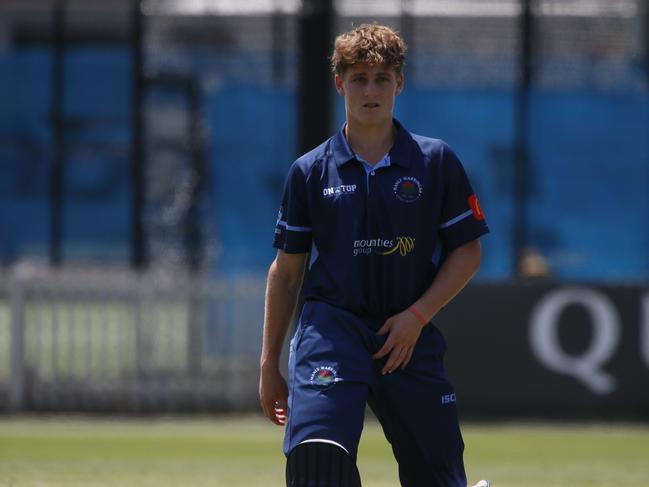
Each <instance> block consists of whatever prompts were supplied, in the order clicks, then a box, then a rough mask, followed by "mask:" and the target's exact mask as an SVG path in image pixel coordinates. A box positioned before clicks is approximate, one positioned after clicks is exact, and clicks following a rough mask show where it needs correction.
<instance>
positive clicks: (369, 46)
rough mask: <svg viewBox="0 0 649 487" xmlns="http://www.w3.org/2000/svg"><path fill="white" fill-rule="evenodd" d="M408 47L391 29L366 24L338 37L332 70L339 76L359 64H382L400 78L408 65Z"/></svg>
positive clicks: (332, 56) (332, 60) (332, 59)
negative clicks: (391, 69)
mask: <svg viewBox="0 0 649 487" xmlns="http://www.w3.org/2000/svg"><path fill="white" fill-rule="evenodd" d="M407 49H408V48H407V46H406V43H405V42H404V41H403V39H401V37H399V35H398V34H397V33H396V32H395V31H394V30H392V29H391V28H389V27H387V26H385V25H379V24H362V25H360V26H358V27H356V28H355V29H352V30H350V31H348V32H344V33H343V34H340V35H339V36H338V37H336V42H335V45H334V51H333V54H332V55H331V69H332V71H333V72H334V73H336V74H344V72H345V70H346V69H347V68H348V67H349V66H352V65H354V64H357V63H367V64H369V65H371V66H373V65H377V64H382V65H386V66H388V67H390V68H393V69H394V70H395V71H396V72H397V74H400V73H401V71H402V69H403V65H404V64H405V62H406V50H407Z"/></svg>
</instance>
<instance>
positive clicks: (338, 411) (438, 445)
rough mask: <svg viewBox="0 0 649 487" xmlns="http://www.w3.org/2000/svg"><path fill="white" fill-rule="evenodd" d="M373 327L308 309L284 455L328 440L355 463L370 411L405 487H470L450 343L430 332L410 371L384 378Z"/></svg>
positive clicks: (299, 337)
mask: <svg viewBox="0 0 649 487" xmlns="http://www.w3.org/2000/svg"><path fill="white" fill-rule="evenodd" d="M373 328H374V327H373V326H372V325H371V324H368V323H367V322H366V321H365V320H363V319H361V318H359V317H357V316H355V315H354V314H353V313H350V312H348V311H345V310H343V309H339V308H336V307H334V306H331V305H329V304H327V303H323V302H317V301H310V302H307V303H305V306H304V309H303V311H302V315H301V317H300V321H299V324H298V327H297V330H296V332H295V335H294V337H293V339H292V340H291V345H290V355H289V400H288V410H289V414H288V421H287V426H286V433H285V439H284V452H285V453H286V454H287V455H288V454H289V453H290V452H291V451H292V450H293V448H295V447H296V446H297V445H299V444H301V443H302V442H304V441H307V440H326V441H329V442H334V443H336V444H338V445H340V446H341V447H342V448H344V449H345V450H346V451H347V452H348V453H349V454H350V455H351V456H352V458H354V460H355V459H356V455H357V448H358V442H359V439H360V435H361V431H362V428H363V420H364V413H365V406H366V404H367V403H369V404H370V406H371V407H372V409H373V410H374V412H375V414H376V416H377V417H378V419H379V420H380V421H381V424H382V426H383V430H384V432H385V435H386V437H387V439H388V440H389V441H390V443H391V445H392V449H393V452H394V455H395V458H396V459H397V462H398V464H399V476H400V479H401V484H402V485H403V486H405V487H420V486H421V487H424V486H425V487H436V486H439V487H465V486H466V476H465V473H464V465H463V461H462V454H463V450H464V443H463V441H462V436H461V433H460V429H459V424H458V418H457V410H456V399H455V391H454V389H453V386H452V385H451V384H450V382H449V381H448V378H447V376H446V372H445V371H444V366H443V361H442V360H443V356H444V352H445V349H446V345H445V342H444V339H443V338H442V336H441V334H440V332H439V331H438V330H437V328H435V327H434V326H433V325H432V324H428V325H426V327H425V328H424V329H423V331H422V333H421V336H420V338H419V341H418V342H417V345H416V346H415V350H414V353H413V356H412V360H411V361H410V363H409V364H408V365H407V366H406V367H405V368H404V369H403V370H401V369H399V370H397V371H395V372H393V373H392V374H386V375H382V374H381V367H382V366H383V365H384V363H385V360H386V359H383V360H374V359H373V358H372V355H373V354H374V353H376V352H377V351H378V350H379V348H380V347H381V346H382V345H383V343H384V342H385V339H386V337H385V336H378V335H376V332H375V331H374V330H373Z"/></svg>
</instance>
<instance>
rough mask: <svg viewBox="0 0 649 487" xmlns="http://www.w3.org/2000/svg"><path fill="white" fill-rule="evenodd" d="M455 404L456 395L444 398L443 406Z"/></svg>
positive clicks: (446, 395)
mask: <svg viewBox="0 0 649 487" xmlns="http://www.w3.org/2000/svg"><path fill="white" fill-rule="evenodd" d="M452 402H455V393H453V394H444V395H443V396H442V404H450V403H452Z"/></svg>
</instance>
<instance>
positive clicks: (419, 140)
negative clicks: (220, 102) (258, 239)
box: [273, 120, 489, 323]
mask: <svg viewBox="0 0 649 487" xmlns="http://www.w3.org/2000/svg"><path fill="white" fill-rule="evenodd" d="M394 123H395V125H396V127H397V135H396V138H395V141H394V145H393V146H392V149H391V150H390V152H389V154H388V155H387V157H386V158H385V159H384V160H383V161H381V163H379V164H377V165H375V166H374V167H373V168H372V167H370V166H369V165H367V163H363V162H361V161H360V160H359V158H357V157H356V156H355V154H354V153H353V152H352V150H351V148H350V146H349V144H348V143H347V140H346V138H345V135H344V131H343V129H341V130H340V131H339V132H338V133H337V134H336V135H334V136H333V137H331V138H330V139H328V140H327V141H325V142H324V143H323V144H321V145H320V146H318V147H316V148H315V149H313V150H312V151H310V152H308V153H306V154H305V155H303V156H302V157H300V158H299V159H298V160H296V161H295V162H294V163H293V164H292V165H291V168H290V169H289V172H288V177H287V179H286V185H285V188H284V196H283V199H282V205H281V207H280V210H279V215H278V219H277V225H276V227H275V238H274V240H273V246H274V247H276V248H278V249H282V250H284V251H285V252H287V253H304V252H310V253H311V256H310V259H309V264H308V269H307V272H306V276H305V281H304V290H303V292H304V297H305V299H307V300H318V301H323V302H326V303H329V304H331V305H333V306H337V307H340V308H343V309H346V310H348V311H351V312H353V313H355V314H357V315H358V316H360V317H365V318H368V319H371V320H376V321H377V322H378V323H381V322H382V321H383V320H385V319H387V318H388V317H390V316H392V315H394V314H395V313H398V312H400V311H403V310H404V309H406V308H408V307H409V306H410V305H412V304H413V303H414V302H415V301H416V300H417V299H419V298H420V297H421V295H422V294H423V293H424V292H425V291H426V289H428V287H429V286H430V285H431V283H432V281H433V279H434V278H435V275H436V274H437V271H438V270H439V268H440V265H441V264H442V262H443V260H444V257H445V256H446V255H447V254H448V253H449V252H451V251H452V250H453V249H455V248H457V247H459V246H461V245H463V244H466V243H468V242H471V241H472V240H475V239H476V238H478V237H480V236H481V235H484V234H485V233H487V232H488V231H489V229H488V227H487V224H486V222H485V219H484V215H483V213H482V210H481V209H480V206H479V204H478V200H477V198H476V196H475V194H474V192H473V190H472V189H471V184H470V183H469V180H468V178H467V176H466V173H465V171H464V168H463V167H462V164H461V163H460V161H459V159H458V157H457V156H456V155H455V153H454V152H453V150H452V149H451V148H450V147H449V146H448V145H447V144H445V143H444V142H443V141H441V140H438V139H431V138H428V137H422V136H419V135H415V134H412V133H410V132H408V131H407V130H405V129H404V128H403V127H402V126H401V124H400V123H399V122H398V121H396V120H395V121H394Z"/></svg>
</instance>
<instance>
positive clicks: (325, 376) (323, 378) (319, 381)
mask: <svg viewBox="0 0 649 487" xmlns="http://www.w3.org/2000/svg"><path fill="white" fill-rule="evenodd" d="M340 381H342V379H340V378H338V373H337V372H336V369H334V368H333V367H329V366H322V367H316V368H315V369H314V370H313V372H312V373H311V378H310V382H311V385H314V386H319V387H326V386H329V385H331V384H334V383H336V382H340Z"/></svg>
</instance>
